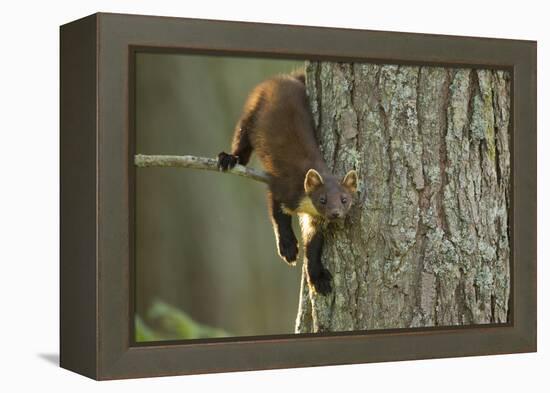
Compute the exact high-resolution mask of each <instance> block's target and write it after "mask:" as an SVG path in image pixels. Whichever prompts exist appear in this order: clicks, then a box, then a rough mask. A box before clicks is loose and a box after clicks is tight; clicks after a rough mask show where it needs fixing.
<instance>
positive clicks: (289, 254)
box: [278, 238, 298, 265]
mask: <svg viewBox="0 0 550 393" xmlns="http://www.w3.org/2000/svg"><path fill="white" fill-rule="evenodd" d="M278 246H279V256H280V257H281V258H282V259H284V261H285V262H286V263H288V264H289V265H294V264H296V260H297V259H298V242H297V240H296V239H292V238H291V239H285V238H281V239H279V244H278Z"/></svg>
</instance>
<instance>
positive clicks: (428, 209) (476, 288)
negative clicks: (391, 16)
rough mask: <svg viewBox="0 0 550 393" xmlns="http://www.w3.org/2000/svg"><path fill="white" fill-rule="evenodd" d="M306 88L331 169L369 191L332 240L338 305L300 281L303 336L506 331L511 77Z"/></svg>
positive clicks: (410, 69) (413, 73) (319, 74)
mask: <svg viewBox="0 0 550 393" xmlns="http://www.w3.org/2000/svg"><path fill="white" fill-rule="evenodd" d="M306 75H307V76H306V78H307V89H308V94H309V98H310V105H311V108H312V111H313V115H314V119H315V122H316V126H317V133H318V140H319V143H320V146H321V150H322V152H323V154H324V157H325V160H326V161H327V164H328V165H329V167H330V168H331V169H332V170H333V171H334V173H335V174H338V175H343V174H344V173H345V172H346V171H348V170H350V169H352V168H355V169H356V170H357V171H358V173H359V178H360V180H361V184H360V188H359V192H358V195H357V197H356V198H355V201H354V203H355V204H354V207H353V208H352V210H351V212H350V214H349V216H348V217H347V219H346V221H345V224H343V225H341V226H340V227H337V226H334V225H332V224H331V225H330V226H329V227H328V228H327V229H326V231H325V238H326V241H325V247H324V250H323V264H324V266H325V267H327V268H328V269H329V270H330V272H331V273H332V275H333V292H332V293H331V294H330V295H329V296H321V295H317V294H315V293H313V292H312V291H310V290H309V288H308V286H307V280H305V279H304V277H302V286H301V298H300V307H299V311H298V316H297V320H296V332H297V333H306V332H322V331H350V330H370V329H384V328H406V327H424V326H448V325H468V324H485V323H502V322H506V321H507V320H508V311H509V296H510V260H509V258H510V241H509V240H510V234H509V214H508V211H509V207H510V197H509V191H510V150H509V147H510V122H509V119H510V76H509V74H508V73H507V72H504V71H494V70H473V69H467V68H441V67H424V66H423V67H417V66H397V65H375V64H357V63H356V64H351V63H328V62H321V63H319V62H310V63H308V64H307V69H306ZM303 272H304V271H303ZM302 274H305V273H302Z"/></svg>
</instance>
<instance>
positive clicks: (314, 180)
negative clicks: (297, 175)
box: [304, 169, 323, 194]
mask: <svg viewBox="0 0 550 393" xmlns="http://www.w3.org/2000/svg"><path fill="white" fill-rule="evenodd" d="M322 184H323V177H322V176H321V175H320V174H319V172H317V171H316V170H315V169H310V170H309V171H307V173H306V179H305V180H304V190H305V191H306V193H307V194H309V193H310V192H312V191H314V190H315V189H316V188H317V187H319V186H320V185H322Z"/></svg>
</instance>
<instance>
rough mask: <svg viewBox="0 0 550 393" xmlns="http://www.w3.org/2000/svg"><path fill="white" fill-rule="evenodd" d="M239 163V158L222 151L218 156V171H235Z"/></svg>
mask: <svg viewBox="0 0 550 393" xmlns="http://www.w3.org/2000/svg"><path fill="white" fill-rule="evenodd" d="M238 162H239V157H238V156H235V155H233V154H227V153H226V152H224V151H222V152H221V153H220V154H218V169H219V170H221V171H227V170H229V169H233V168H234V167H235V165H237V163H238Z"/></svg>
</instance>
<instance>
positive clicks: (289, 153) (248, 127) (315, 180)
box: [218, 74, 357, 293]
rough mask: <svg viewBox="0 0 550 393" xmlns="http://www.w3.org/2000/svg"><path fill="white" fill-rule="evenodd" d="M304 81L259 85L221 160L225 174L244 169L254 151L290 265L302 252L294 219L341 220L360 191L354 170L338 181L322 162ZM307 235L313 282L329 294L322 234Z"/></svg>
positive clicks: (292, 77)
mask: <svg viewBox="0 0 550 393" xmlns="http://www.w3.org/2000/svg"><path fill="white" fill-rule="evenodd" d="M304 80H305V78H304V75H303V74H294V75H286V76H277V77H275V78H272V79H269V80H267V81H265V82H262V83H261V84H259V85H258V86H256V88H254V90H253V91H252V92H251V94H250V96H249V97H248V99H247V101H246V103H245V105H244V109H243V114H242V116H241V118H240V120H239V122H238V123H237V126H236V129H235V134H234V137H233V143H232V151H231V154H227V153H224V152H222V153H220V154H219V156H218V165H219V167H220V168H221V169H222V170H226V169H229V168H232V167H233V166H235V165H236V164H237V163H239V164H242V165H246V164H247V163H248V161H249V159H250V155H251V154H252V151H254V152H256V154H257V155H258V158H259V159H260V161H261V163H262V166H263V168H264V170H265V171H266V172H267V173H268V175H269V177H270V181H269V191H270V193H269V201H270V213H271V217H272V221H273V226H274V229H275V235H276V238H277V243H278V250H279V254H280V255H281V257H282V258H283V259H285V260H286V261H287V262H289V263H294V261H295V260H296V257H297V253H298V251H297V242H296V238H295V236H294V233H293V232H292V227H291V221H290V215H291V214H305V215H308V216H311V217H316V220H314V221H315V222H318V221H319V219H321V220H332V219H339V218H343V217H344V216H345V215H346V214H347V212H348V211H349V208H350V206H351V199H352V196H353V194H354V193H355V191H356V188H357V174H356V173H355V171H353V170H352V171H350V172H348V173H347V174H346V176H345V177H344V178H343V179H342V180H339V179H338V178H336V177H335V176H334V175H333V174H332V173H331V172H330V171H329V169H328V167H327V165H326V164H325V162H324V160H323V157H322V155H321V151H320V149H319V146H318V143H317V140H316V138H315V131H314V122H313V117H312V115H311V111H310V109H309V103H308V98H307V94H306V89H305V85H304ZM312 222H313V221H312ZM308 233H309V234H308V238H307V239H306V238H304V240H305V242H306V258H307V259H308V272H309V276H310V280H312V282H313V286H314V288H315V289H316V290H317V291H319V292H321V293H328V291H330V273H328V271H325V270H324V268H323V267H322V265H321V262H320V250H321V247H322V242H323V239H322V234H321V233H320V232H319V231H308ZM312 239H314V241H311V240H312ZM309 243H311V247H309V248H308V244H309ZM307 254H309V256H308V255H307ZM310 265H311V266H310Z"/></svg>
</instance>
